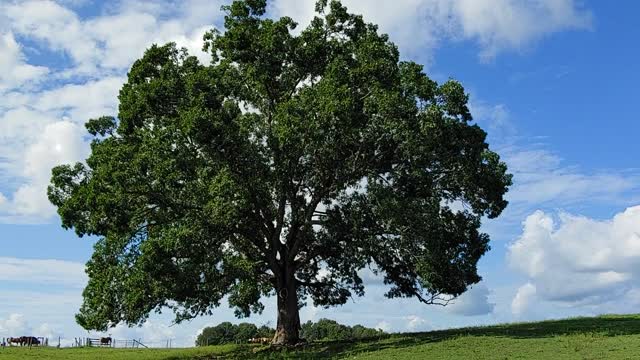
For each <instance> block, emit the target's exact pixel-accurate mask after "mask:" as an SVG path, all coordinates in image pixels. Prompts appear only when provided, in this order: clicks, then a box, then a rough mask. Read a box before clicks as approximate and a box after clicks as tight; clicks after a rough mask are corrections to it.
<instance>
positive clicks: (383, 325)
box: [374, 320, 391, 333]
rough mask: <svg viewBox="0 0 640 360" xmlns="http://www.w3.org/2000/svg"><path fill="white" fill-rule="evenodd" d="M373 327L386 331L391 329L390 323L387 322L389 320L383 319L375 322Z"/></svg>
mask: <svg viewBox="0 0 640 360" xmlns="http://www.w3.org/2000/svg"><path fill="white" fill-rule="evenodd" d="M374 328H375V329H378V330H382V331H384V332H387V333H388V332H390V331H391V324H389V322H387V321H384V320H383V321H380V322H379V323H377V324H376V326H375V327H374Z"/></svg>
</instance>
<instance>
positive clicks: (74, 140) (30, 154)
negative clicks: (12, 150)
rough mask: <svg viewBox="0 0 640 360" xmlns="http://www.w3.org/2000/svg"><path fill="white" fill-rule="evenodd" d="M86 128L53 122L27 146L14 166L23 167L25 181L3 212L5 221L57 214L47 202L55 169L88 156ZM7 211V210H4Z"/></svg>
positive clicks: (69, 123)
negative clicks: (50, 181) (48, 188)
mask: <svg viewBox="0 0 640 360" xmlns="http://www.w3.org/2000/svg"><path fill="white" fill-rule="evenodd" d="M84 134H85V131H84V129H83V128H82V127H81V126H79V125H78V124H75V123H73V122H70V121H68V120H63V121H57V122H53V123H50V124H48V125H46V126H44V128H43V129H42V133H40V134H39V136H37V137H36V138H35V141H34V142H33V143H32V144H29V145H27V146H26V147H25V148H24V149H23V150H22V152H21V153H17V154H16V156H17V157H22V159H20V160H19V161H18V162H16V163H14V164H12V166H14V167H16V168H20V173H18V174H16V175H18V176H21V177H22V178H23V179H25V180H26V181H24V182H23V183H22V184H21V185H20V186H19V187H18V188H17V189H16V190H15V192H14V193H13V195H12V196H11V200H10V201H8V202H6V203H5V204H4V205H3V206H2V208H0V211H2V212H3V213H5V214H6V215H5V217H4V219H3V220H4V221H16V218H22V220H23V221H36V222H37V221H39V220H40V219H43V218H44V219H46V218H47V217H49V216H51V215H52V214H54V208H53V206H52V205H51V204H50V203H49V200H48V199H47V193H46V191H47V185H48V184H49V179H50V177H51V169H52V168H53V167H54V166H56V165H60V164H67V163H74V162H76V161H79V160H82V159H84V158H85V157H86V155H87V153H88V146H87V143H86V142H85V141H84V139H83V135H84ZM3 208H4V209H3Z"/></svg>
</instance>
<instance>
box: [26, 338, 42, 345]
mask: <svg viewBox="0 0 640 360" xmlns="http://www.w3.org/2000/svg"><path fill="white" fill-rule="evenodd" d="M22 343H23V344H24V345H28V346H32V345H36V346H37V345H40V340H39V339H38V338H37V337H35V336H23V337H22Z"/></svg>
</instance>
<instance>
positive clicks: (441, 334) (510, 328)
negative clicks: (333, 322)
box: [0, 315, 640, 360]
mask: <svg viewBox="0 0 640 360" xmlns="http://www.w3.org/2000/svg"><path fill="white" fill-rule="evenodd" d="M345 358H348V359H371V360H373V359H376V360H378V359H429V360H438V359H443V360H444V359H491V360H493V359H584V360H586V359H594V360H598V359H640V315H624V316H622V315H621V316H601V317H596V318H577V319H567V320H558V321H545V322H538V323H522V324H509V325H499V326H490V327H478V328H466V329H456V330H446V331H433V332H425V333H416V334H402V335H392V336H388V337H386V338H382V339H370V340H366V341H358V342H321V343H314V344H310V345H308V346H307V347H305V348H303V349H300V350H298V351H291V350H286V351H285V350H274V349H271V348H269V347H252V346H248V345H245V346H239V345H229V346H217V347H208V348H195V349H174V350H164V349H162V350H161V349H158V350H154V349H149V350H146V349H145V350H125V349H122V350H121V349H81V348H75V349H53V348H50V349H47V348H33V349H31V350H29V349H20V348H6V349H4V350H1V351H0V360H5V359H6V360H18V359H38V360H39V359H52V360H57V359H60V360H62V359H70V360H80V359H82V360H85V359H96V360H129V359H132V360H133V359H135V360H172V359H173V360H178V359H199V360H206V359H345Z"/></svg>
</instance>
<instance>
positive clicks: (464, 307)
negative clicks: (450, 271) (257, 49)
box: [445, 283, 495, 316]
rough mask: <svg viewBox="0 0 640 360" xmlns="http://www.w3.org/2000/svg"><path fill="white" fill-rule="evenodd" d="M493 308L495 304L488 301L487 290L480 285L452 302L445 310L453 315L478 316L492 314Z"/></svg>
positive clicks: (483, 285) (484, 286)
mask: <svg viewBox="0 0 640 360" xmlns="http://www.w3.org/2000/svg"><path fill="white" fill-rule="evenodd" d="M494 307H495V304H494V303H491V302H490V301H489V288H487V286H486V285H485V284H482V283H481V284H477V285H475V286H473V287H472V288H470V289H469V290H467V292H465V293H464V294H462V295H460V296H459V297H458V298H457V299H455V300H453V302H452V303H451V304H449V305H447V306H446V307H445V309H446V310H447V312H449V313H451V314H455V315H464V316H478V315H487V314H490V313H492V312H493V309H494Z"/></svg>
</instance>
